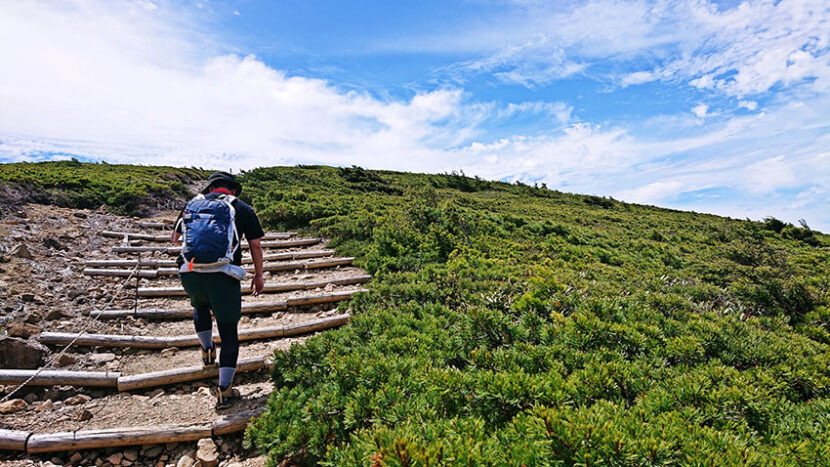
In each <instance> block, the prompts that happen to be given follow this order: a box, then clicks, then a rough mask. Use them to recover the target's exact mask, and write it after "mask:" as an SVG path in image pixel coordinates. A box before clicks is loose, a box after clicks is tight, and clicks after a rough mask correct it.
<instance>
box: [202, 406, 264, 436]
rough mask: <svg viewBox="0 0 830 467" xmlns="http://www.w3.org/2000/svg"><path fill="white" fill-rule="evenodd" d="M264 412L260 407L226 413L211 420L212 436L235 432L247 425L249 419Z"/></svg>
mask: <svg viewBox="0 0 830 467" xmlns="http://www.w3.org/2000/svg"><path fill="white" fill-rule="evenodd" d="M263 413H265V407H260V408H257V409H253V410H248V411H245V412H239V413H235V414H228V415H224V416H221V417H219V418H217V419H216V420H214V421H213V436H222V435H227V434H229V433H236V432H237V431H242V430H244V429H245V428H247V427H248V423H250V422H251V419H252V418H254V417H258V416H260V415H262V414H263Z"/></svg>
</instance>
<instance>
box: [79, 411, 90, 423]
mask: <svg viewBox="0 0 830 467" xmlns="http://www.w3.org/2000/svg"><path fill="white" fill-rule="evenodd" d="M78 420H80V421H82V422H85V421H87V420H92V412H90V411H89V410H86V409H84V410H82V411H81V413H79V414H78Z"/></svg>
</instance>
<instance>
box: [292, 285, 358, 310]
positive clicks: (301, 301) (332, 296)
mask: <svg viewBox="0 0 830 467" xmlns="http://www.w3.org/2000/svg"><path fill="white" fill-rule="evenodd" d="M358 292H366V289H357V290H347V291H345V292H330V293H325V294H319V295H308V296H305V297H292V298H289V299H287V300H286V301H285V304H286V305H288V307H289V308H291V307H296V306H308V305H320V304H323V303H334V302H340V301H345V300H351V299H352V297H353V296H354V294H356V293H358Z"/></svg>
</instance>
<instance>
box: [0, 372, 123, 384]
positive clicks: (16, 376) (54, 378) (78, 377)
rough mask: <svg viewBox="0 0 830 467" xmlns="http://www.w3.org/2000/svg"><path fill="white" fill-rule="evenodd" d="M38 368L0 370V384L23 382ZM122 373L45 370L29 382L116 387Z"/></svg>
mask: <svg viewBox="0 0 830 467" xmlns="http://www.w3.org/2000/svg"><path fill="white" fill-rule="evenodd" d="M35 373H37V370H0V384H14V385H17V384H22V383H23V382H24V381H26V380H27V379H29V378H30V377H31V376H32V375H33V374H35ZM119 376H121V373H117V372H112V371H65V370H43V371H41V372H40V373H39V374H38V375H37V376H35V378H34V379H33V380H31V381H30V382H29V383H28V384H29V386H62V385H67V386H88V387H115V386H117V385H118V377H119Z"/></svg>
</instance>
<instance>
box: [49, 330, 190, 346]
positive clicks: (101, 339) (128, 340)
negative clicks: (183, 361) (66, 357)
mask: <svg viewBox="0 0 830 467" xmlns="http://www.w3.org/2000/svg"><path fill="white" fill-rule="evenodd" d="M77 336H78V334H76V333H73V332H42V333H40V342H41V343H43V344H50V345H66V344H69V343H70V342H72V340H73V339H75V337H77ZM185 337H186V336H181V338H180V339H179V338H172V337H155V336H122V335H118V334H83V335H81V336H80V337H78V339H77V340H76V341H75V345H77V346H79V347H91V346H102V347H131V348H137V349H163V348H166V347H173V346H176V347H179V346H182V347H184V346H192V345H195V343H198V342H199V340H198V339H197V338H196V337H195V336H194V337H192V338H190V339H186V338H185Z"/></svg>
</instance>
